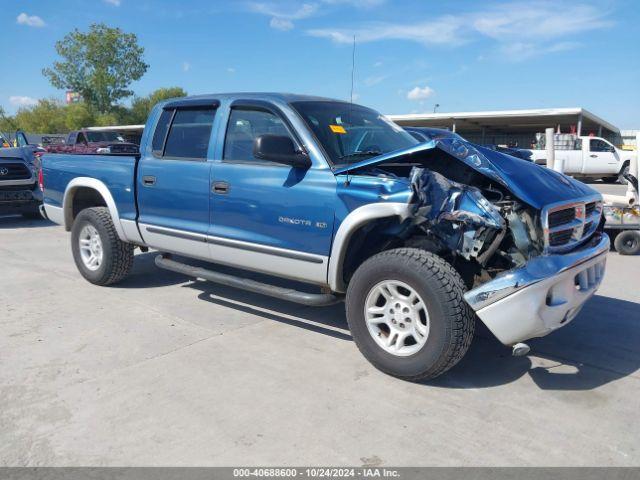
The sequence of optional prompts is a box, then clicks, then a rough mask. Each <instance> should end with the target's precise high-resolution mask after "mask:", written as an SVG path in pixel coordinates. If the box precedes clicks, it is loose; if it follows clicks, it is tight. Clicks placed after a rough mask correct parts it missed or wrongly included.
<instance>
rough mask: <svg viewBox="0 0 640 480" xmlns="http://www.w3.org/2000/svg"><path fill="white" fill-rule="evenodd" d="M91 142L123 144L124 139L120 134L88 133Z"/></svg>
mask: <svg viewBox="0 0 640 480" xmlns="http://www.w3.org/2000/svg"><path fill="white" fill-rule="evenodd" d="M86 134H87V139H88V140H89V141H90V142H121V143H124V138H123V137H122V135H120V134H119V133H118V132H86Z"/></svg>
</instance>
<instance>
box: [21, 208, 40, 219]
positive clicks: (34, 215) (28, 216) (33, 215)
mask: <svg viewBox="0 0 640 480" xmlns="http://www.w3.org/2000/svg"><path fill="white" fill-rule="evenodd" d="M22 218H26V219H28V220H44V219H43V218H42V215H40V211H39V210H32V211H29V212H22Z"/></svg>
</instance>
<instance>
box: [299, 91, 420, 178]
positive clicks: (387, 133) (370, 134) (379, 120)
mask: <svg viewBox="0 0 640 480" xmlns="http://www.w3.org/2000/svg"><path fill="white" fill-rule="evenodd" d="M291 106H292V107H293V108H295V110H296V111H297V112H298V113H299V114H300V116H301V117H302V118H303V120H304V121H305V122H306V124H307V125H308V126H309V128H310V129H311V130H312V131H313V133H314V134H315V136H316V138H317V139H318V141H319V142H320V143H321V144H322V146H323V148H324V150H325V152H326V153H327V155H328V156H329V160H330V161H331V163H332V164H333V165H334V166H337V167H342V166H346V165H349V164H351V163H356V162H359V161H362V160H365V159H366V158H370V157H376V156H378V155H381V154H383V153H388V152H393V151H395V150H402V149H405V148H409V147H412V146H413V145H417V144H418V143H419V142H418V141H417V140H416V139H415V138H413V137H412V136H411V135H409V134H408V133H407V132H405V131H404V130H403V129H402V128H400V127H399V126H398V125H396V124H395V123H393V122H391V121H389V120H387V119H386V118H385V117H384V116H383V115H381V114H379V113H378V112H376V111H375V110H371V109H370V108H365V107H362V106H360V105H352V104H350V103H346V102H294V103H292V104H291Z"/></svg>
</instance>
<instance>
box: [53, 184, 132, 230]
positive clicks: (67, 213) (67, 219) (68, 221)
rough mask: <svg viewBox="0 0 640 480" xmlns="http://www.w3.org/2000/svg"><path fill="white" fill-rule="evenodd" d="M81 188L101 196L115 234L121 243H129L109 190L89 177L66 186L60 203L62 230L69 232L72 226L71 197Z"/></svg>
mask: <svg viewBox="0 0 640 480" xmlns="http://www.w3.org/2000/svg"><path fill="white" fill-rule="evenodd" d="M81 187H86V188H91V189H93V190H96V191H97V192H98V193H99V194H100V195H101V196H102V198H103V199H104V201H105V203H106V204H107V208H108V209H109V213H110V214H111V219H112V220H113V225H114V226H115V229H116V232H117V233H118V237H119V238H120V240H122V241H123V242H127V241H129V239H128V238H127V236H126V234H125V232H124V228H122V223H121V221H120V215H119V214H118V207H116V202H115V201H114V200H113V197H112V196H111V192H110V191H109V188H107V186H106V185H105V184H104V183H102V182H101V181H100V180H97V179H95V178H91V177H76V178H74V179H73V180H71V181H70V182H69V184H68V185H67V188H66V189H65V191H64V200H63V202H62V208H63V210H64V223H63V225H64V228H65V229H66V230H67V231H70V230H71V226H72V225H73V197H74V195H75V192H76V190H78V189H79V188H81ZM47 213H48V210H47Z"/></svg>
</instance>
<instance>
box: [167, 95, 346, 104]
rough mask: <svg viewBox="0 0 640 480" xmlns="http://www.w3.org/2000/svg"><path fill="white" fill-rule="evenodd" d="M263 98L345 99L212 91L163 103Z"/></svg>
mask: <svg viewBox="0 0 640 480" xmlns="http://www.w3.org/2000/svg"><path fill="white" fill-rule="evenodd" d="M241 99H242V100H263V101H275V102H286V103H291V102H344V101H345V100H336V99H334V98H326V97H317V96H313V95H300V94H296V93H277V92H237V93H212V94H206V95H190V96H188V97H176V98H171V99H169V100H166V101H165V102H163V104H169V103H175V104H179V103H181V102H184V103H185V104H189V103H193V102H197V103H204V102H209V101H210V102H211V103H212V104H215V103H216V102H220V101H223V100H224V101H233V100H241Z"/></svg>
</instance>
